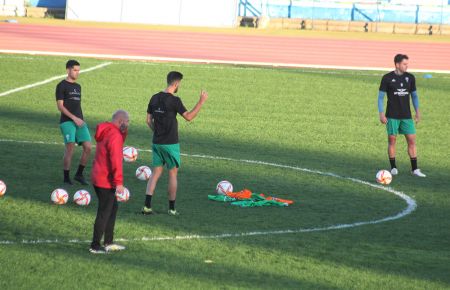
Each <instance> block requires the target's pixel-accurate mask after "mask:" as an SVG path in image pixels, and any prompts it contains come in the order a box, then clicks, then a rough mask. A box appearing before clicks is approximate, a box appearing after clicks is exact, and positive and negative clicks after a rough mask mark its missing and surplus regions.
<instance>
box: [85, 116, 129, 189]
mask: <svg viewBox="0 0 450 290" xmlns="http://www.w3.org/2000/svg"><path fill="white" fill-rule="evenodd" d="M126 137H127V132H125V133H122V132H121V131H120V129H119V128H118V127H117V126H116V125H114V124H113V123H110V122H105V123H101V124H98V125H97V130H96V132H95V140H96V141H97V149H96V150H95V159H94V162H93V167H92V174H91V178H92V184H93V185H95V186H97V187H101V188H108V189H111V188H116V186H117V185H123V168H122V162H123V143H124V142H125V138H126Z"/></svg>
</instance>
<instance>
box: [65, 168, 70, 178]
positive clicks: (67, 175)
mask: <svg viewBox="0 0 450 290" xmlns="http://www.w3.org/2000/svg"><path fill="white" fill-rule="evenodd" d="M69 172H70V170H64V180H70V177H69Z"/></svg>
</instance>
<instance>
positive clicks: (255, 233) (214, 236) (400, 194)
mask: <svg viewBox="0 0 450 290" xmlns="http://www.w3.org/2000/svg"><path fill="white" fill-rule="evenodd" d="M0 142H12V143H28V144H44V145H64V144H63V143H57V142H42V141H25V140H24V141H20V140H11V139H0ZM138 150H139V151H144V152H151V150H147V149H138ZM182 155H183V156H187V157H192V158H204V159H205V158H206V159H213V160H224V161H232V162H241V163H248V164H257V165H264V166H272V167H277V168H285V169H292V170H297V171H303V172H308V173H313V174H319V175H323V176H330V177H334V178H339V179H345V180H349V181H352V182H355V183H359V184H363V185H367V186H370V187H373V188H377V189H380V190H384V191H387V192H390V193H393V194H395V195H396V196H398V197H399V198H401V199H403V200H404V201H405V202H406V204H407V207H406V208H405V209H404V210H403V211H401V212H399V213H397V214H396V215H392V216H388V217H385V218H382V219H378V220H371V221H361V222H355V223H350V224H337V225H332V226H327V227H315V228H304V229H302V228H300V229H288V230H272V231H252V232H241V233H222V234H212V235H196V234H193V235H183V236H166V237H142V238H135V239H116V241H118V242H139V241H142V242H150V241H178V240H203V239H224V238H239V237H249V236H267V235H284V234H298V233H309V232H322V231H330V230H341V229H347V228H354V227H360V226H364V225H373V224H379V223H383V222H387V221H393V220H397V219H400V218H403V217H405V216H406V215H409V214H410V213H412V212H413V211H414V210H415V209H416V208H417V203H416V201H415V200H414V199H413V198H411V197H410V196H408V195H406V194H404V193H403V192H401V191H397V190H394V189H393V188H391V187H385V186H382V185H378V184H373V183H370V182H367V181H363V180H360V179H356V178H352V177H344V176H340V175H337V174H335V173H331V172H322V171H319V170H313V169H308V168H301V167H296V166H290V165H283V164H277V163H270V162H264V161H257V160H246V159H234V158H228V157H220V156H211V155H201V154H182ZM90 242H91V241H88V240H78V239H71V240H59V239H54V240H48V239H37V240H22V241H8V240H6V241H0V245H1V244H3V245H6V244H60V243H75V244H79V243H90Z"/></svg>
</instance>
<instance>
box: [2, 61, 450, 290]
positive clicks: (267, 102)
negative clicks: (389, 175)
mask: <svg viewBox="0 0 450 290" xmlns="http://www.w3.org/2000/svg"><path fill="white" fill-rule="evenodd" d="M66 60H67V59H66V58H61V57H41V56H19V55H0V93H2V92H5V91H8V90H11V89H14V88H17V87H22V86H24V85H27V84H32V83H35V82H39V81H42V80H45V79H48V78H50V77H53V76H56V75H62V74H64V73H65V70H64V63H65V61H66ZM79 61H80V62H81V65H82V69H83V68H88V67H92V66H95V65H98V64H100V63H103V62H106V61H105V60H98V59H79ZM170 70H179V71H181V72H182V73H183V74H184V76H185V78H184V80H183V83H182V86H181V88H180V91H179V96H180V97H181V98H182V100H183V101H184V104H185V105H186V106H187V107H188V109H190V108H192V107H193V105H194V104H195V103H196V101H197V99H198V95H199V93H200V90H201V89H206V90H207V91H208V92H209V95H210V97H209V100H208V102H207V103H206V105H205V106H204V108H203V109H202V111H201V112H200V114H199V116H198V118H197V119H196V120H194V121H193V122H192V123H186V122H184V120H182V119H179V130H180V140H181V148H182V152H183V153H186V154H188V155H189V156H184V157H183V159H182V162H183V164H182V168H181V170H180V173H179V192H178V198H177V209H178V210H179V211H180V212H181V216H179V217H175V218H174V217H170V216H168V215H167V214H164V212H166V210H167V207H168V204H167V194H166V183H167V178H163V179H162V180H161V181H160V183H159V186H158V188H157V190H156V195H155V197H154V202H153V203H154V209H155V210H156V211H158V212H160V213H161V214H157V215H154V216H149V217H144V216H141V215H139V214H138V212H139V211H140V209H141V207H142V205H143V201H144V192H145V185H146V183H145V182H142V181H139V180H137V179H136V177H135V176H134V173H135V170H136V168H137V167H138V166H140V165H150V164H151V153H149V152H148V151H141V152H140V156H139V159H138V160H137V161H136V162H135V163H126V164H124V175H125V185H126V186H127V187H128V188H129V189H130V191H131V199H130V201H129V202H128V203H126V204H121V205H120V208H119V212H118V218H117V223H116V231H115V237H116V238H123V239H127V240H131V241H128V242H124V244H125V245H126V246H127V250H126V251H124V252H121V253H117V254H110V255H106V256H93V255H91V254H89V253H88V251H87V250H88V247H89V244H88V243H86V242H80V243H71V242H70V241H71V240H80V241H86V240H90V239H91V236H92V227H93V222H94V218H95V214H96V206H97V199H96V197H95V193H94V190H93V188H92V187H91V186H89V187H87V188H86V189H87V190H88V191H89V192H90V193H91V194H92V197H93V200H92V203H91V205H90V206H89V207H85V208H82V207H78V206H76V205H74V204H73V203H71V202H69V203H68V204H66V205H64V206H55V205H52V204H51V203H50V193H51V191H52V190H53V189H55V188H57V187H60V186H61V181H62V170H61V167H62V154H63V146H62V145H61V144H60V143H61V142H62V137H61V135H60V131H59V128H58V120H59V112H58V111H57V109H56V103H55V98H54V89H55V86H56V83H57V81H53V82H50V83H48V84H45V85H42V86H37V87H33V88H30V89H27V90H23V91H20V92H16V93H12V94H9V95H7V96H3V97H0V139H1V141H0V156H1V157H0V180H3V181H5V182H6V184H7V186H8V190H7V193H6V195H5V196H4V197H2V198H0V289H113V288H115V289H238V288H240V289H288V288H289V289H448V288H450V242H449V241H450V230H449V229H450V178H449V175H450V155H449V144H450V137H449V135H448V134H449V132H450V114H449V112H448V111H449V108H450V99H449V93H448V92H449V91H450V77H449V76H448V75H433V78H432V79H424V78H423V74H416V78H417V86H418V92H419V97H420V104H421V111H422V122H421V123H419V124H418V126H417V134H418V142H417V143H418V154H419V158H418V161H419V167H420V168H421V169H422V170H423V172H424V173H426V174H428V177H427V178H425V179H419V178H414V177H412V176H411V175H410V174H409V169H410V165H409V158H408V156H407V153H406V142H405V140H404V139H403V138H400V139H399V140H398V149H397V151H398V153H397V164H398V167H399V171H400V175H399V176H398V177H395V178H394V180H393V182H392V184H391V186H392V187H393V188H394V189H395V190H398V191H402V192H404V193H406V194H408V195H409V196H411V197H412V198H414V199H415V200H416V202H417V209H416V210H415V211H414V212H412V213H411V214H410V215H407V216H405V217H404V218H402V219H398V220H395V221H390V222H385V223H380V224H375V225H365V226H361V227H353V228H347V229H341V230H331V231H322V232H309V233H308V232H306V233H296V234H279V235H259V236H246V237H230V238H216V239H185V240H160V241H157V240H153V241H137V240H138V239H141V238H143V237H147V238H150V239H154V238H160V237H175V236H188V235H202V236H210V235H220V234H237V233H245V232H254V231H259V232H264V231H276V230H289V229H291V230H295V229H308V228H317V227H327V226H332V225H337V224H345V223H356V222H359V221H370V220H377V219H381V218H383V217H386V216H391V215H395V214H397V213H398V212H401V211H402V210H403V209H404V208H405V207H406V204H405V202H404V201H403V200H402V199H400V198H398V197H397V196H395V195H393V194H392V193H389V192H386V191H383V190H379V189H376V188H372V187H368V186H365V185H362V184H358V183H354V182H351V181H349V180H344V179H336V178H332V177H328V176H322V175H317V174H312V173H307V172H299V171H295V170H289V169H283V168H275V167H271V166H267V165H256V164H246V163H241V162H236V161H227V160H214V159H204V158H195V157H192V156H191V155H195V154H200V155H202V154H204V155H211V156H219V157H227V158H233V159H248V160H258V161H264V162H272V163H277V164H284V165H289V166H298V167H302V168H309V169H313V170H320V171H324V172H332V173H336V174H339V175H341V176H346V177H354V178H357V179H360V180H364V181H369V182H375V174H376V172H377V170H379V169H383V168H388V166H389V164H388V160H387V156H386V155H387V154H386V146H387V142H386V132H385V128H384V126H382V125H381V124H380V123H379V121H378V113H377V107H376V97H377V91H378V86H379V81H380V79H381V76H382V74H383V73H384V72H368V71H332V70H308V69H282V68H255V67H240V66H218V65H206V64H204V65H203V64H198V65H194V64H175V63H143V62H127V61H112V64H111V65H108V66H106V67H104V68H102V69H98V70H95V71H91V72H87V73H84V74H81V76H80V79H79V83H80V84H81V85H82V98H83V102H82V106H83V111H84V115H85V119H86V121H87V123H88V124H89V127H90V130H91V133H92V134H93V133H94V130H95V126H96V124H98V123H99V122H103V121H107V120H109V119H110V116H111V114H112V113H113V111H114V110H116V109H119V108H122V109H125V110H127V111H129V112H130V117H131V119H130V129H129V137H128V139H127V141H126V144H127V145H131V146H135V147H137V148H140V149H147V150H148V149H150V146H151V133H150V131H149V129H148V128H147V127H146V124H145V117H146V108H147V104H148V101H149V98H150V96H151V95H152V94H153V93H155V92H157V91H159V90H162V89H164V85H165V76H166V74H167V72H168V71H170ZM7 140H9V141H7ZM17 141H34V142H40V141H42V142H44V143H56V144H41V143H20V142H17ZM80 152H81V150H80V148H77V150H76V154H75V156H74V159H73V166H72V174H73V172H74V171H75V169H76V166H77V162H78V158H79V156H80ZM92 156H93V155H92ZM92 156H91V157H92ZM91 160H92V158H91ZM89 164H90V165H91V162H90V163H89ZM90 165H89V167H88V168H87V173H90ZM222 179H227V180H230V181H231V182H232V183H233V185H234V187H235V189H243V188H249V189H252V190H253V191H255V192H264V193H269V194H273V195H276V196H279V197H282V198H288V199H293V200H294V201H295V204H294V205H292V206H290V207H288V208H250V209H241V208H236V207H233V206H231V205H226V204H222V203H217V202H212V201H208V200H207V195H208V194H212V193H214V189H215V186H216V184H217V182H219V181H220V180H222ZM82 188H83V187H81V186H78V185H76V186H73V187H72V188H70V189H69V190H68V191H69V194H70V195H71V197H72V196H73V193H74V192H75V191H76V190H78V189H82ZM24 240H27V241H35V240H58V241H60V242H58V243H49V244H46V243H40V244H27V243H23V242H22V241H24ZM4 241H11V242H13V243H12V244H4V243H3V244H2V242H4ZM208 260H209V261H208ZM205 261H208V262H205Z"/></svg>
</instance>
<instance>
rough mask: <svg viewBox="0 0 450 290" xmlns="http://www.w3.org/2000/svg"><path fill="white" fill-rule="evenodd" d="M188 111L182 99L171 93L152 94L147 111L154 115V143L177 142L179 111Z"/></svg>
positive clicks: (180, 112) (181, 112) (181, 113)
mask: <svg viewBox="0 0 450 290" xmlns="http://www.w3.org/2000/svg"><path fill="white" fill-rule="evenodd" d="M186 111H187V110H186V108H185V107H184V105H183V102H182V101H181V99H180V98H179V97H176V96H174V95H172V94H170V93H165V92H160V93H157V94H156V95H154V96H152V98H151V99H150V102H149V103H148V108H147V113H149V114H151V115H152V118H153V122H154V130H155V131H154V132H153V144H177V143H178V122H177V113H178V114H180V115H183V114H184V113H185V112H186Z"/></svg>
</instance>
